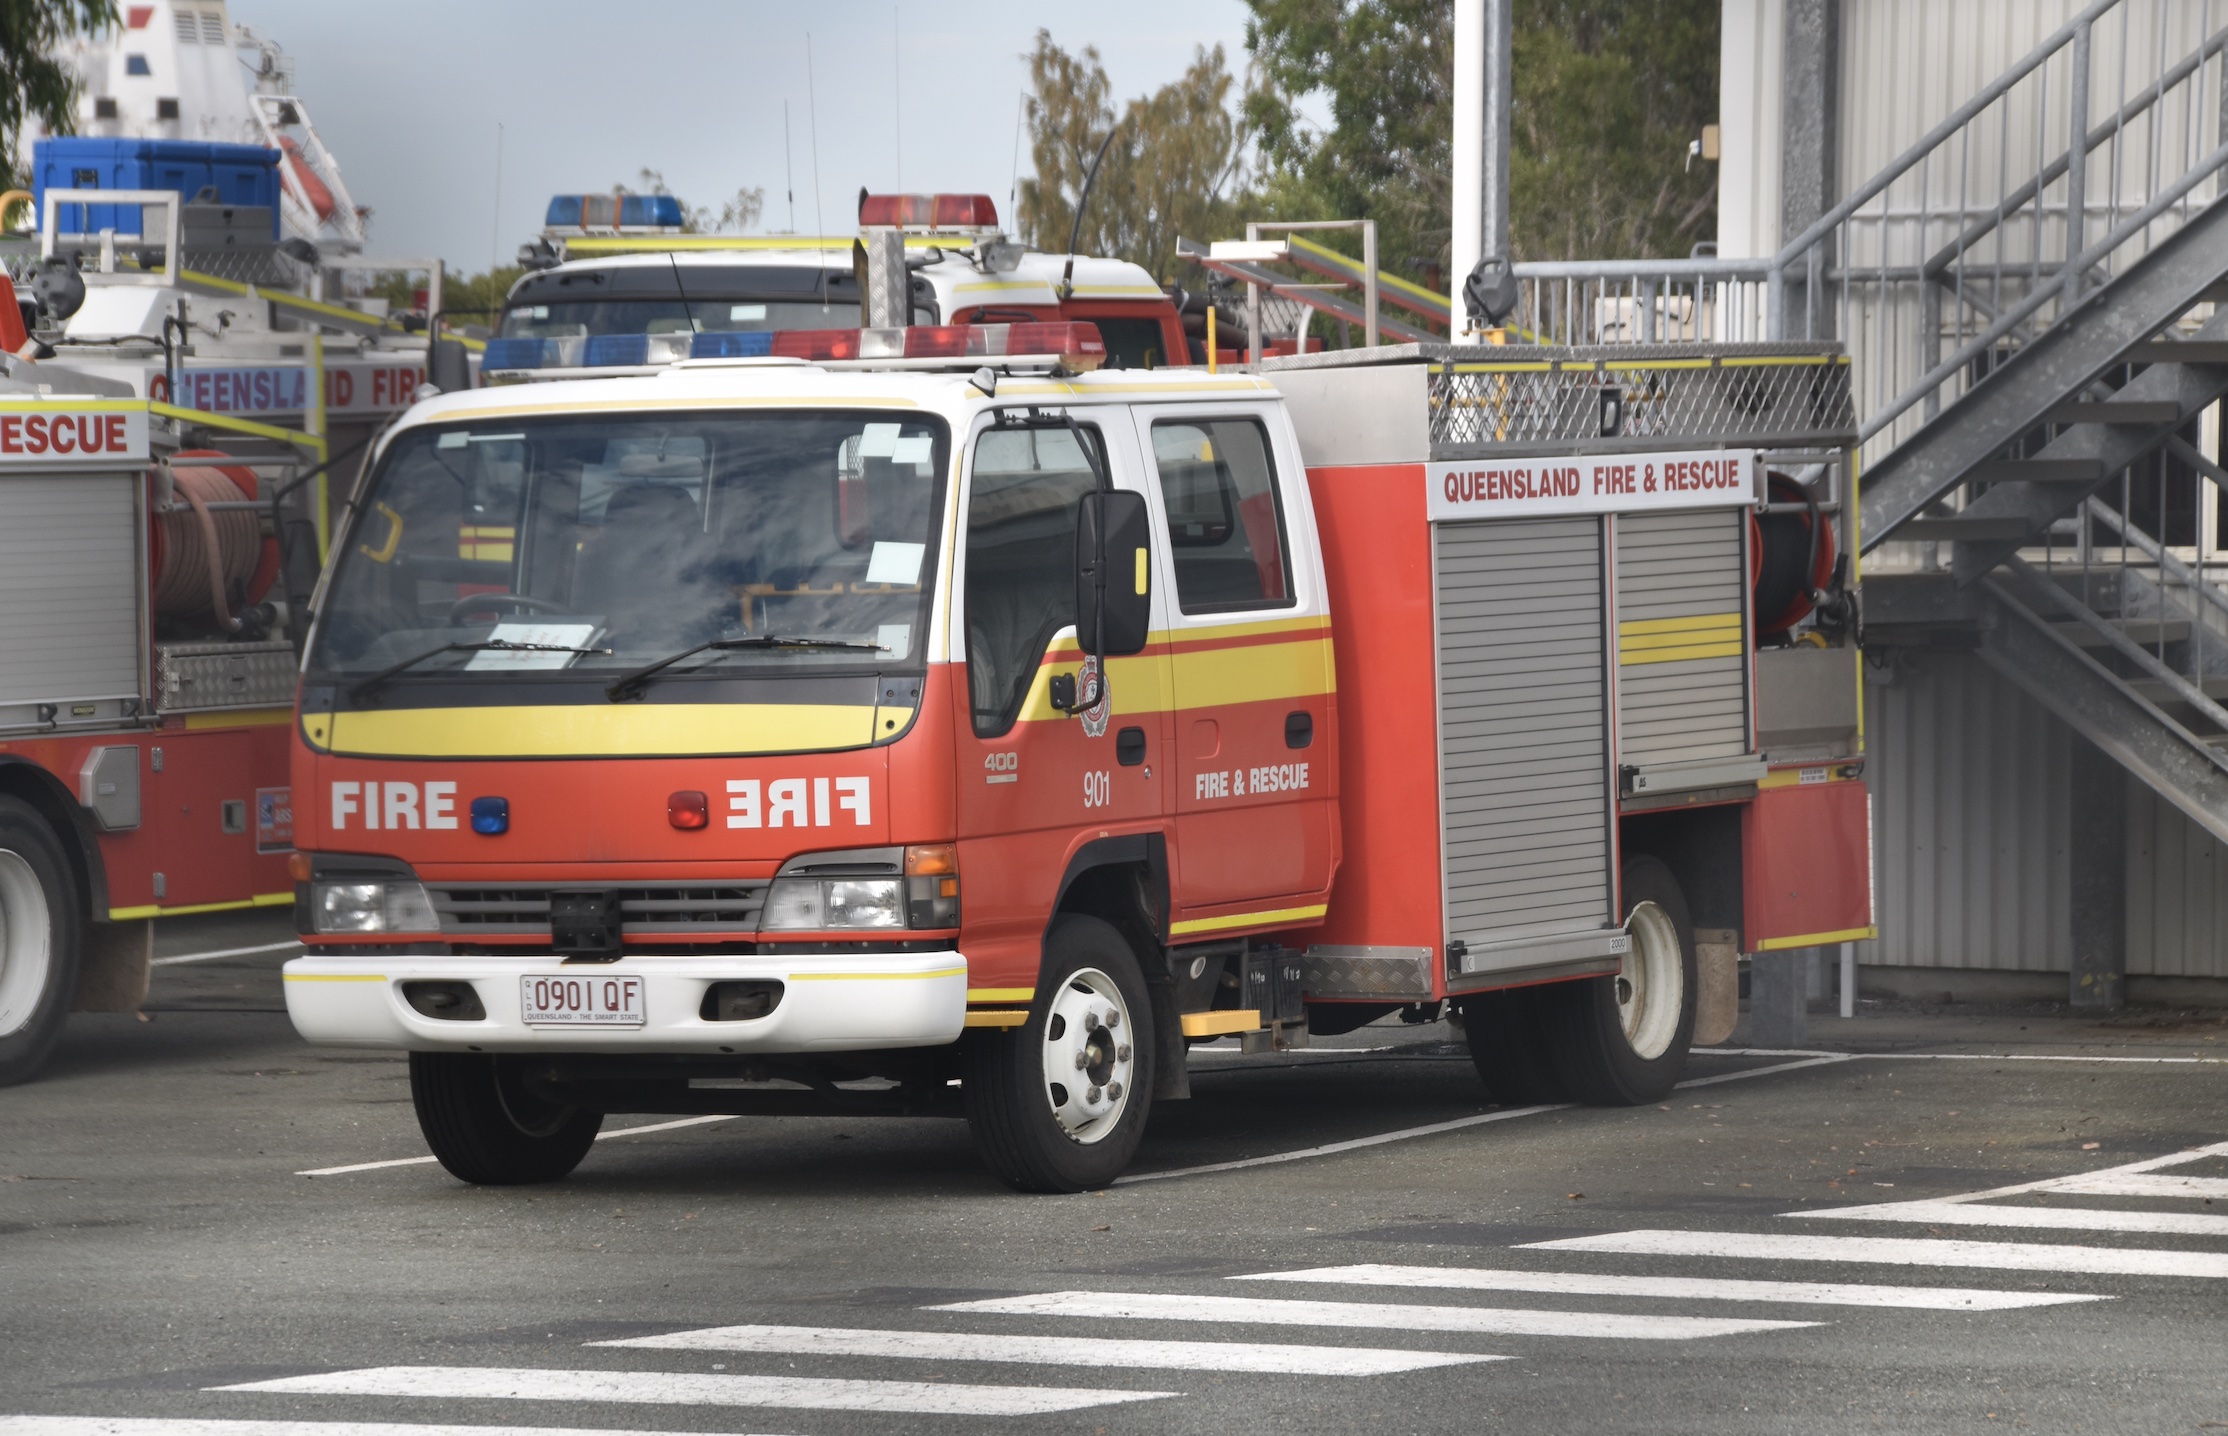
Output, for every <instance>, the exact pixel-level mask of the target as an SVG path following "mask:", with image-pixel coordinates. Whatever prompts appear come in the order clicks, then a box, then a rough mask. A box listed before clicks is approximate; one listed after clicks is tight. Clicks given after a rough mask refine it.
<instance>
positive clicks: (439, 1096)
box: [410, 1052, 603, 1187]
mask: <svg viewBox="0 0 2228 1436" xmlns="http://www.w3.org/2000/svg"><path fill="white" fill-rule="evenodd" d="M410 1101H411V1103H412V1104H413V1105H414V1106H415V1107H416V1108H417V1109H418V1129H419V1130H420V1131H422V1132H424V1133H425V1140H426V1145H427V1146H428V1147H431V1148H432V1149H433V1155H434V1157H435V1158H436V1159H437V1160H438V1161H439V1162H440V1163H441V1165H442V1166H444V1167H446V1168H448V1169H449V1174H450V1175H451V1176H453V1177H456V1178H457V1179H458V1180H459V1181H466V1182H472V1183H475V1184H476V1185H479V1186H483V1187H516V1186H524V1185H526V1184H528V1183H531V1182H554V1181H556V1180H557V1179H559V1178H560V1177H563V1176H565V1175H567V1174H568V1173H570V1172H571V1171H572V1169H573V1168H575V1167H577V1166H579V1165H580V1159H581V1158H582V1157H585V1156H587V1155H588V1148H589V1146H590V1144H592V1143H593V1142H594V1141H595V1140H596V1133H597V1132H598V1131H599V1130H601V1128H602V1127H603V1113H601V1112H589V1111H584V1110H583V1109H581V1108H579V1107H575V1106H573V1105H571V1104H570V1103H562V1102H551V1101H549V1100H548V1099H546V1098H542V1097H537V1096H535V1095H534V1094H533V1093H532V1092H529V1091H528V1090H526V1084H525V1083H524V1081H522V1080H521V1079H520V1077H519V1074H518V1071H517V1067H516V1064H514V1063H511V1062H507V1061H505V1060H504V1059H502V1058H499V1057H489V1056H484V1055H482V1054H480V1053H477V1052H413V1053H411V1054H410Z"/></svg>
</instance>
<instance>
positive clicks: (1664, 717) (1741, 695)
mask: <svg viewBox="0 0 2228 1436" xmlns="http://www.w3.org/2000/svg"><path fill="white" fill-rule="evenodd" d="M1747 522H1748V515H1747V513H1746V511H1745V510H1741V509H1704V510H1699V511H1694V512H1686V513H1668V514H1625V515H1620V516H1619V517H1618V519H1617V530H1616V544H1617V739H1618V742H1617V761H1618V762H1619V763H1622V764H1626V765H1633V766H1638V767H1642V768H1646V767H1648V766H1650V765H1652V764H1658V763H1683V762H1694V761H1698V760H1704V759H1711V758H1738V757H1740V756H1741V755H1743V754H1745V753H1747V752H1748V751H1749V712H1748V709H1749V683H1748V672H1749V666H1748V642H1749V640H1748V585H1747V582H1746V579H1747V564H1746V562H1745V557H1746V549H1745V545H1744V544H1743V541H1742V540H1743V535H1744V532H1745V526H1746V524H1747Z"/></svg>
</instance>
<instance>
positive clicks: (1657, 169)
mask: <svg viewBox="0 0 2228 1436" xmlns="http://www.w3.org/2000/svg"><path fill="white" fill-rule="evenodd" d="M1249 4H1250V5H1251V8H1252V10H1253V17H1252V18H1251V19H1250V20H1249V21H1248V22H1247V25H1246V48H1247V49H1248V50H1249V51H1250V52H1251V53H1252V55H1253V57H1254V62H1255V64H1256V65H1257V66H1258V67H1259V69H1260V73H1261V76H1262V82H1261V84H1260V86H1259V87H1258V88H1257V89H1256V90H1255V92H1254V93H1253V94H1252V95H1251V96H1250V97H1249V98H1248V101H1247V116H1248V118H1249V120H1251V122H1252V124H1253V126H1254V131H1255V134H1256V135H1257V136H1258V142H1259V145H1260V152H1261V163H1262V168H1263V175H1262V193H1261V202H1262V204H1263V206H1264V210H1265V212H1266V213H1265V217H1267V215H1270V214H1273V215H1274V216H1275V217H1280V218H1291V219H1300V218H1310V219H1339V218H1371V219H1375V220H1376V221H1377V223H1378V231H1379V253H1380V255H1382V256H1383V262H1384V263H1385V266H1386V268H1388V269H1393V270H1396V271H1397V270H1399V269H1402V268H1407V269H1410V270H1416V269H1421V268H1423V267H1425V266H1430V265H1440V266H1443V265H1444V264H1445V262H1446V259H1447V251H1448V241H1449V220H1448V207H1449V203H1450V200H1451V197H1452V190H1451V186H1450V183H1449V180H1448V174H1449V171H1450V169H1451V160H1452V156H1451V148H1452V144H1451V136H1452V130H1453V114H1452V98H1451V96H1452V90H1453V79H1454V54H1453V45H1452V41H1453V38H1454V17H1453V5H1452V0H1249ZM1515 32H1516V33H1515V72H1516V73H1515V80H1516V92H1515V95H1514V97H1513V101H1512V104H1511V139H1512V144H1511V146H1510V150H1511V154H1510V183H1509V190H1510V194H1509V209H1510V225H1509V229H1510V245H1511V247H1512V248H1513V249H1514V250H1515V251H1516V255H1515V257H1516V258H1519V259H1581V258H1583V259H1611V258H1663V257H1675V256H1683V255H1685V254H1686V253H1688V252H1689V251H1690V249H1691V248H1692V246H1693V244H1694V242H1695V241H1696V240H1698V239H1705V238H1709V237H1711V236H1712V235H1713V234H1714V232H1715V219H1716V191H1717V186H1716V176H1715V174H1714V172H1712V170H1711V168H1710V167H1703V168H1699V169H1696V170H1694V171H1691V172H1690V171H1689V170H1688V169H1687V167H1686V148H1687V142H1688V141H1689V140H1691V139H1692V138H1694V137H1695V136H1696V135H1698V134H1700V133H1701V128H1702V126H1703V125H1705V124H1709V123H1713V122H1714V121H1715V120H1716V118H1717V61H1718V5H1717V3H1716V0H1526V3H1524V4H1522V5H1520V6H1519V7H1518V9H1517V12H1516V24H1515ZM1308 99H1313V100H1316V101H1318V102H1321V103H1324V104H1326V105H1327V108H1328V110H1329V112H1330V123H1329V124H1328V126H1327V127H1324V128H1322V129H1317V128H1314V127H1312V126H1310V125H1309V124H1308V123H1307V122H1306V121H1305V119H1304V118H1303V117H1302V111H1301V109H1300V106H1299V104H1298V102H1299V101H1301V100H1308Z"/></svg>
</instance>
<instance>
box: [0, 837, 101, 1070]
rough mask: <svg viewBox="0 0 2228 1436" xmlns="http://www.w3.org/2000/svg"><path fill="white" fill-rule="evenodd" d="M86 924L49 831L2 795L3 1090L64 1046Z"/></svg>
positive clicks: (0, 975) (0, 988)
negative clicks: (80, 946)
mask: <svg viewBox="0 0 2228 1436" xmlns="http://www.w3.org/2000/svg"><path fill="white" fill-rule="evenodd" d="M83 923H84V918H83V916H82V914H81V913H80V912H79V910H78V896H77V883H76V880H75V879H74V878H73V877H72V876H71V874H70V863H69V858H68V856H67V855H66V854H65V853H64V852H63V850H62V844H61V842H60V841H59V840H58V839H57V838H56V837H55V835H54V830H53V829H52V828H51V827H49V826H47V821H46V819H44V818H42V817H40V816H39V811H38V809H36V808H34V807H32V806H31V805H30V804H29V803H26V802H24V801H23V800H22V799H20V798H9V797H0V1087H7V1086H12V1085H13V1084H15V1083H17V1082H27V1081H29V1080H30V1079H31V1078H32V1076H34V1075H35V1074H36V1073H37V1072H38V1070H39V1068H40V1067H41V1066H43V1065H44V1064H45V1062H46V1059H47V1057H48V1055H49V1054H51V1053H52V1052H53V1051H54V1044H55V1043H57V1042H59V1041H61V1040H62V1027H63V1024H64V1023H66V1022H67V1021H69V1016H70V1003H71V1000H72V999H73V998H75V997H76V995H77V970H78V948H79V944H80V942H81V941H82V935H83V931H84V928H83Z"/></svg>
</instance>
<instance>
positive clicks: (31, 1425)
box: [0, 1416, 705, 1436]
mask: <svg viewBox="0 0 2228 1436" xmlns="http://www.w3.org/2000/svg"><path fill="white" fill-rule="evenodd" d="M0 1436H705V1433H700V1432H686V1431H602V1430H597V1431H590V1430H583V1429H581V1428H579V1427H574V1426H420V1425H417V1424H415V1423H405V1422H400V1421H211V1420H207V1419H193V1418H187V1417H180V1416H157V1417H148V1416H0Z"/></svg>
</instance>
